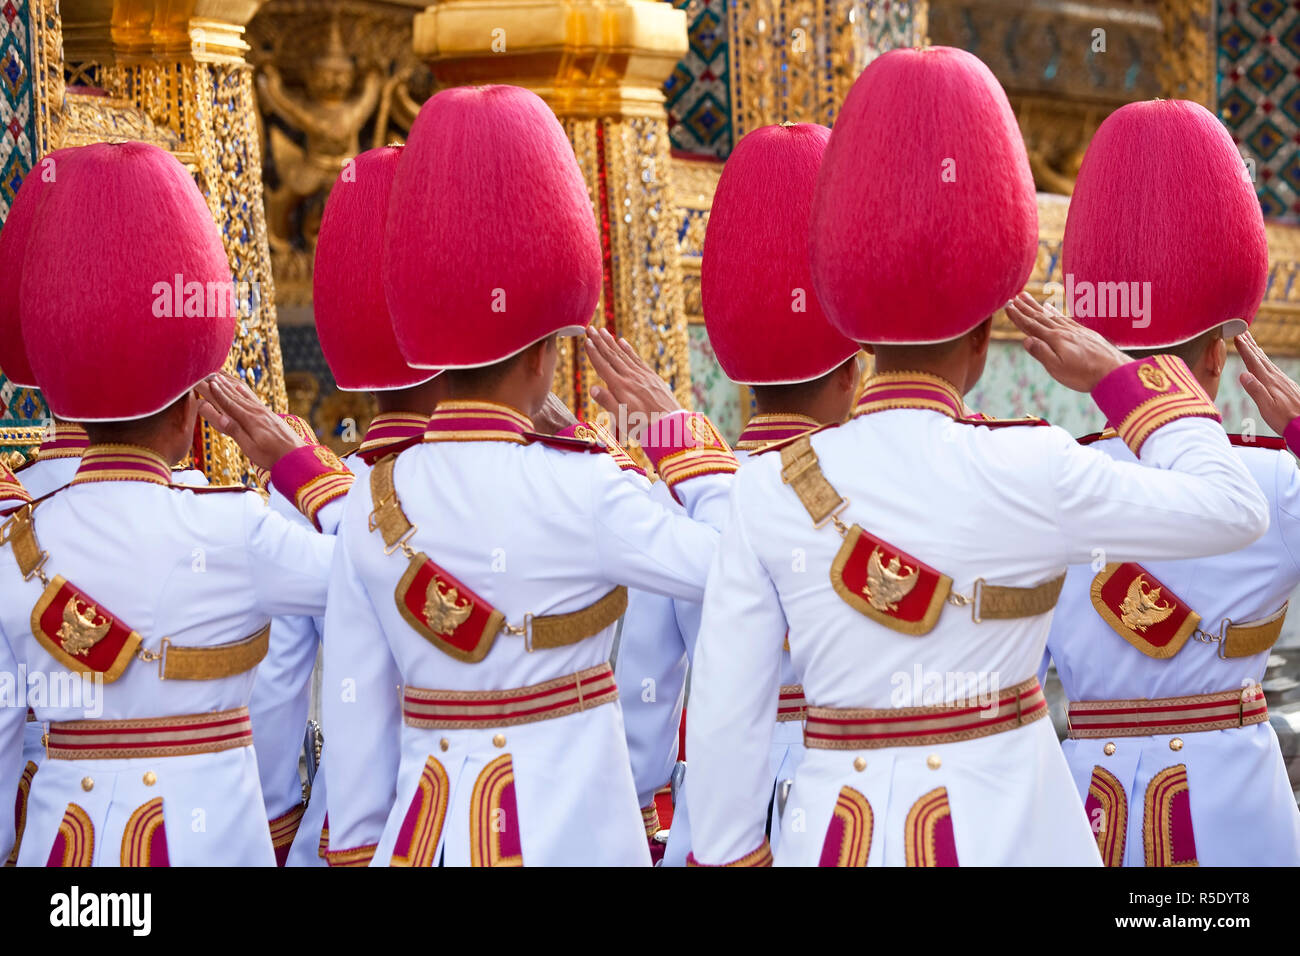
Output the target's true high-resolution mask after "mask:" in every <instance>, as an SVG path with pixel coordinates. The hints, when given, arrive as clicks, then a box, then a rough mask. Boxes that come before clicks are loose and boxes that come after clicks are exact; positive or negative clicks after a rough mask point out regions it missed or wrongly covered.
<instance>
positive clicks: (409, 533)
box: [384, 525, 419, 558]
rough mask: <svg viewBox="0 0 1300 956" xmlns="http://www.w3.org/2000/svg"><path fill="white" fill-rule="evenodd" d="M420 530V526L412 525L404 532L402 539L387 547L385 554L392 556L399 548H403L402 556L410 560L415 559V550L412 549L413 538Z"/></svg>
mask: <svg viewBox="0 0 1300 956" xmlns="http://www.w3.org/2000/svg"><path fill="white" fill-rule="evenodd" d="M418 529H419V526H418V525H411V526H410V527H409V528H407V529H406V530H405V531H404V532H402V536H401V537H400V538H398V539H397V540H396V541H394V542H393V543H392V544H390V545H386V546H385V547H384V554H385V555H390V554H392V553H393V552H394V551H396V550H397V549H398V548H401V549H402V554H404V555H406V556H407V557H408V558H413V557H415V549H414V548H412V547H411V538H413V537H414V536H415V532H416V531H417V530H418Z"/></svg>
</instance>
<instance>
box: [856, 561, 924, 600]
mask: <svg viewBox="0 0 1300 956" xmlns="http://www.w3.org/2000/svg"><path fill="white" fill-rule="evenodd" d="M880 558H881V550H880V549H879V548H875V549H874V550H873V551H872V552H871V557H869V558H868V559H867V583H866V586H865V587H863V589H862V593H863V594H865V595H866V597H867V601H868V602H869V603H870V604H871V606H872V607H874V608H875V609H876V610H877V611H882V612H885V613H888V612H890V611H897V610H898V602H899V601H901V600H903V598H905V597H907V596H908V595H909V594H911V593H912V588H914V587H916V582H917V576H918V575H917V569H916V568H909V567H907V566H906V565H904V564H902V563H901V562H900V561H899V560H898V555H894V556H893V557H892V558H890V559H889V564H888V565H886V564H884V563H883V562H882V561H881V560H880ZM903 572H907V573H906V574H905V573H903Z"/></svg>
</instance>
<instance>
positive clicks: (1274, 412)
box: [1232, 332, 1300, 435]
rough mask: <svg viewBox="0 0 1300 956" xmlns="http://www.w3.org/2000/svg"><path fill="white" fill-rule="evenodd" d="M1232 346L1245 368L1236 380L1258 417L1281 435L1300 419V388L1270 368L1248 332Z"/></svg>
mask: <svg viewBox="0 0 1300 956" xmlns="http://www.w3.org/2000/svg"><path fill="white" fill-rule="evenodd" d="M1232 342H1233V344H1234V345H1235V346H1237V354H1239V355H1240V356H1241V361H1242V363H1243V364H1244V365H1245V366H1246V371H1244V372H1242V373H1241V375H1240V376H1238V381H1240V382H1241V387H1242V388H1244V389H1245V390H1246V394H1247V395H1249V396H1250V397H1251V399H1252V400H1253V401H1254V402H1255V404H1256V405H1257V406H1258V407H1259V414H1260V416H1261V417H1262V418H1263V419H1264V421H1265V423H1267V425H1268V427H1269V428H1271V429H1273V431H1275V432H1277V433H1278V434H1279V435H1280V434H1282V432H1284V431H1286V427H1287V425H1290V424H1291V422H1292V421H1293V420H1294V419H1295V418H1297V417H1300V385H1297V384H1296V383H1295V382H1293V381H1291V379H1290V378H1288V377H1287V375H1286V373H1285V372H1283V371H1282V370H1281V369H1280V368H1278V367H1277V366H1276V365H1274V364H1273V362H1272V360H1271V359H1270V358H1269V357H1268V355H1267V354H1265V352H1264V350H1263V349H1262V348H1260V347H1259V343H1258V342H1256V341H1255V337H1254V336H1253V335H1251V334H1250V333H1249V332H1243V333H1241V335H1238V336H1237V337H1236V338H1235V339H1233V340H1232Z"/></svg>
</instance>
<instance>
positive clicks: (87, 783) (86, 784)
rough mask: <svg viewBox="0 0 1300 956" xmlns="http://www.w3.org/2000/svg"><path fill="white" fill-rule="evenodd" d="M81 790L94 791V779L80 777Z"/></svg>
mask: <svg viewBox="0 0 1300 956" xmlns="http://www.w3.org/2000/svg"><path fill="white" fill-rule="evenodd" d="M81 789H82V790H94V789H95V781H94V779H93V778H91V777H82V778H81Z"/></svg>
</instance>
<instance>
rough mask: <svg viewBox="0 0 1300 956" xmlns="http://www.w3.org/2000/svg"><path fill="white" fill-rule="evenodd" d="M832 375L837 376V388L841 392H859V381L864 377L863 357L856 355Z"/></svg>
mask: <svg viewBox="0 0 1300 956" xmlns="http://www.w3.org/2000/svg"><path fill="white" fill-rule="evenodd" d="M832 374H834V376H835V387H836V388H838V389H839V390H840V391H841V392H853V391H857V388H858V379H859V378H861V377H862V357H861V355H860V354H855V355H853V356H852V357H850V358H848V359H846V360H845V361H844V363H843V364H842V365H840V367H839V368H837V369H836V370H835V371H834V372H833V373H832Z"/></svg>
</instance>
